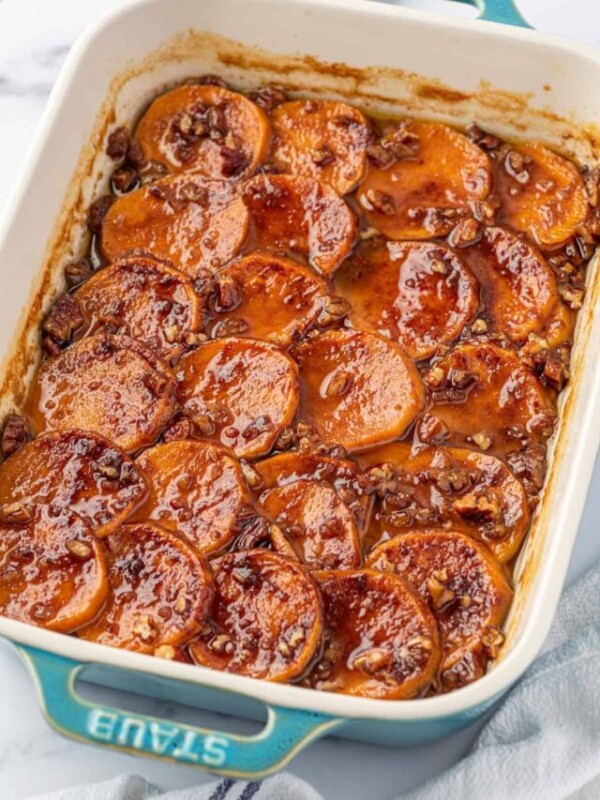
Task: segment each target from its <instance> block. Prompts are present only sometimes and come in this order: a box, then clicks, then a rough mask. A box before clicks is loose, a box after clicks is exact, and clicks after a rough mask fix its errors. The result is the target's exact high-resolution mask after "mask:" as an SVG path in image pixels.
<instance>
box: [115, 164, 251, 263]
mask: <svg viewBox="0 0 600 800" xmlns="http://www.w3.org/2000/svg"><path fill="white" fill-rule="evenodd" d="M248 224H249V215H248V211H247V209H246V206H245V205H244V202H243V201H242V200H241V198H240V197H239V196H238V195H237V194H236V193H235V192H234V191H233V189H232V187H231V186H230V185H229V184H226V183H224V182H223V181H209V180H205V179H204V178H201V177H199V176H197V175H176V176H173V177H170V178H163V179H162V180H160V181H156V182H155V183H152V184H150V185H148V186H143V187H142V188H141V189H136V191H134V192H130V193H129V194H126V195H123V197H119V198H117V200H115V202H114V203H113V204H112V205H111V207H110V209H109V210H108V213H107V214H106V216H105V218H104V221H103V223H102V233H101V240H100V241H101V249H102V253H103V254H104V256H105V258H107V259H108V260H109V261H115V260H116V259H117V258H119V257H120V256H123V255H128V254H131V253H134V254H139V253H142V254H146V255H148V254H149V255H151V256H154V257H155V258H158V259H160V260H162V261H168V262H170V263H172V265H173V266H174V267H176V268H177V269H180V270H181V271H182V272H185V273H186V274H187V275H189V276H190V277H192V278H195V277H197V276H198V275H199V274H201V272H202V271H203V270H210V271H214V270H217V269H219V267H222V266H223V264H226V263H227V262H228V261H229V260H230V259H232V258H233V257H234V256H235V255H237V253H238V252H239V251H240V248H241V247H242V245H243V243H244V240H245V238H246V235H247V233H248Z"/></svg>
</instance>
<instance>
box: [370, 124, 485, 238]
mask: <svg viewBox="0 0 600 800" xmlns="http://www.w3.org/2000/svg"><path fill="white" fill-rule="evenodd" d="M394 134H396V135H398V134H401V135H402V136H406V135H407V134H409V135H410V136H411V137H414V138H415V140H416V147H415V152H414V153H409V154H408V155H406V156H404V157H402V158H399V159H396V160H393V161H392V163H391V164H384V165H380V164H379V163H378V162H377V161H375V162H373V161H371V163H369V165H368V167H367V173H366V176H365V179H364V181H363V182H362V183H361V185H360V186H359V188H358V192H357V198H358V202H359V204H360V206H361V209H362V210H363V212H364V214H365V216H366V217H367V219H368V220H369V222H370V224H371V225H374V226H375V228H377V229H378V230H380V231H381V232H382V233H384V234H385V235H386V236H388V237H389V238H390V239H429V238H431V237H434V236H445V235H446V234H448V233H450V231H451V230H452V229H453V228H454V227H455V226H456V224H457V223H458V222H459V221H460V220H461V219H464V218H465V217H466V216H469V215H470V209H469V203H470V202H471V201H481V200H485V198H486V197H487V196H488V194H489V192H490V187H491V164H490V159H489V157H488V156H487V155H486V153H484V152H483V150H481V149H480V148H479V147H478V146H477V145H476V144H474V143H473V142H471V141H470V140H469V139H468V138H467V137H466V136H465V135H464V134H462V133H460V132H459V131H457V130H454V129H453V128H450V127H448V125H443V124H441V123H439V122H411V123H408V124H402V125H401V126H400V127H399V128H396V129H395V130H394V129H393V130H392V131H390V132H389V133H388V136H394Z"/></svg>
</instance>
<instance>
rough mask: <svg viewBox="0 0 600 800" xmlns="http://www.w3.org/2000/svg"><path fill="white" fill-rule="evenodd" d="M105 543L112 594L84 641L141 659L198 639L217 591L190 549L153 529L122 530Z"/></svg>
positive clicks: (141, 526)
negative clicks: (133, 652) (135, 654)
mask: <svg viewBox="0 0 600 800" xmlns="http://www.w3.org/2000/svg"><path fill="white" fill-rule="evenodd" d="M106 543H107V563H108V580H109V582H110V585H111V588H112V592H111V594H110V596H109V599H108V601H107V603H106V605H105V607H104V609H103V611H102V613H101V614H100V616H99V617H98V618H97V619H96V620H95V621H94V622H93V623H92V624H91V625H90V626H88V627H87V628H85V629H84V630H82V631H80V633H79V636H81V637H82V638H83V639H88V640H89V641H92V642H98V643H99V644H106V645H110V646H111V647H122V648H126V649H127V650H136V651H137V652H141V653H152V652H153V651H155V650H156V649H157V648H159V647H162V646H164V645H173V646H177V645H180V644H183V643H184V642H187V641H189V640H190V639H191V638H192V637H193V636H195V635H196V634H197V633H198V631H199V630H200V629H201V628H202V627H203V625H204V624H205V622H206V619H207V616H208V614H209V612H210V607H211V603H212V600H213V596H214V586H213V579H212V575H211V573H210V570H209V569H208V565H207V564H206V562H205V561H204V560H203V559H202V558H200V557H199V556H198V555H197V554H196V553H195V552H194V550H193V549H192V548H191V547H190V545H189V544H187V543H186V542H184V541H183V540H182V539H180V538H179V537H178V536H175V534H173V533H171V532H169V531H165V530H163V529H162V528H159V527H158V526H156V525H151V524H150V523H137V524H133V525H123V526H122V527H121V528H119V529H118V530H117V531H116V532H115V533H113V534H112V535H111V536H110V537H109V538H108V539H106Z"/></svg>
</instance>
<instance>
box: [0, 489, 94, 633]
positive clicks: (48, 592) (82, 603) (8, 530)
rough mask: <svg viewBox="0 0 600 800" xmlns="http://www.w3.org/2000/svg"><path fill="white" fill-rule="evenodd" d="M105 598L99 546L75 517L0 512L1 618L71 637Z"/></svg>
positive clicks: (17, 509)
mask: <svg viewBox="0 0 600 800" xmlns="http://www.w3.org/2000/svg"><path fill="white" fill-rule="evenodd" d="M107 594H108V578H107V573H106V564H105V559H104V552H103V548H102V544H101V543H100V541H99V540H98V539H97V538H96V537H95V536H94V535H93V533H92V532H91V530H90V528H89V527H88V526H87V525H86V523H85V522H84V521H83V520H82V519H81V518H80V517H78V516H77V515H76V514H74V513H73V512H72V511H66V510H64V509H60V508H58V507H56V506H27V507H26V506H24V505H23V504H21V503H11V504H8V505H1V506H0V614H3V615H4V616H6V617H10V618H11V619H16V620H19V621H20V622H28V623H30V624H32V625H38V626H39V627H41V628H48V629H49V630H52V631H60V632H61V633H72V632H73V631H76V630H77V629H78V628H81V627H82V626H83V625H86V624H87V623H88V622H90V621H91V620H92V619H94V617H95V616H96V614H97V613H98V611H100V609H101V608H102V604H103V603H104V601H105V599H106V596H107Z"/></svg>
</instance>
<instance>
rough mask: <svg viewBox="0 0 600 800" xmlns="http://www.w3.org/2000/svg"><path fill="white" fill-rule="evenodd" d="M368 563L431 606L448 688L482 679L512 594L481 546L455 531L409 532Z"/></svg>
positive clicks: (381, 547) (383, 547)
mask: <svg viewBox="0 0 600 800" xmlns="http://www.w3.org/2000/svg"><path fill="white" fill-rule="evenodd" d="M367 563H368V565H369V566H370V567H372V568H373V569H380V570H384V571H385V572H390V573H391V574H393V575H398V576H400V577H401V578H403V579H404V580H405V581H407V582H408V583H409V584H410V586H411V587H412V588H413V589H414V590H415V591H417V592H418V593H419V595H420V596H421V597H422V598H423V600H424V601H425V602H426V603H428V605H429V607H430V608H431V611H432V612H433V614H434V615H435V618H436V620H437V623H438V627H439V631H440V638H441V644H442V654H443V657H442V664H441V669H442V675H441V680H442V686H443V687H444V688H450V687H457V686H460V685H464V684H465V683H470V682H471V681H473V680H476V679H477V678H480V677H481V675H483V673H484V672H485V667H486V664H487V661H488V658H489V656H490V653H489V651H488V647H489V642H490V641H492V640H496V641H497V643H498V644H499V643H501V641H502V635H501V634H500V635H499V630H498V629H499V626H500V625H502V623H503V621H504V617H505V616H506V613H507V612H508V609H509V606H510V603H511V600H512V596H513V592H512V589H511V588H510V586H509V584H508V582H507V580H506V578H505V577H504V575H503V574H502V571H501V569H500V567H499V566H498V565H497V564H496V563H495V561H494V559H493V558H492V556H491V555H490V553H489V552H488V550H487V549H486V548H485V547H484V546H483V545H481V544H478V543H477V542H474V541H473V540H472V539H469V538H468V537H467V536H464V535H463V534H462V533H457V532H456V531H446V530H443V529H433V530H426V531H411V532H409V533H405V534H404V535H402V536H397V537H395V538H394V539H390V540H389V541H387V542H384V543H383V544H381V545H379V547H377V548H376V549H375V550H374V551H373V552H372V553H371V555H370V556H369V558H368V561H367Z"/></svg>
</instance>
